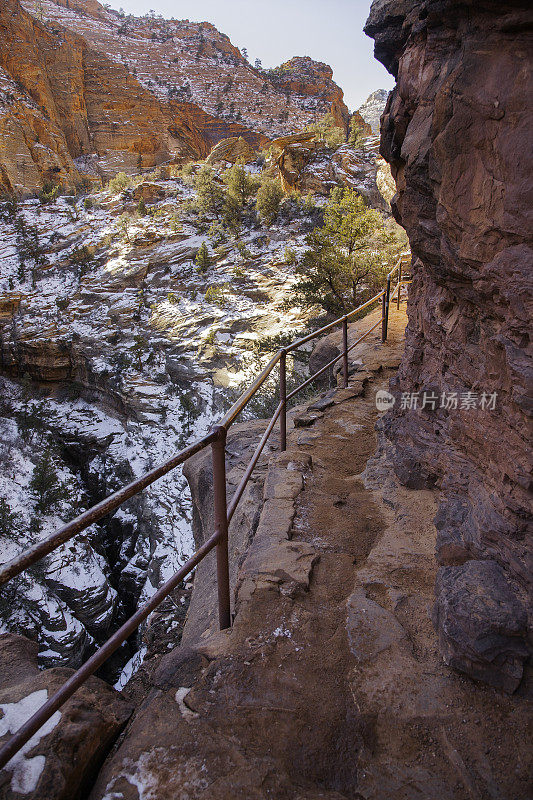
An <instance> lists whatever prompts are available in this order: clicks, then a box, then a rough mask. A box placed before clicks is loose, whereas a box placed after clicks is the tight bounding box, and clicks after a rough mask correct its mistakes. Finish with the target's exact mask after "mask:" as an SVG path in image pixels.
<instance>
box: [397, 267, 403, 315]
mask: <svg viewBox="0 0 533 800" xmlns="http://www.w3.org/2000/svg"><path fill="white" fill-rule="evenodd" d="M401 288H402V262H401V261H400V271H399V272H398V297H397V298H396V302H397V305H396V308H397V309H398V311H399V310H400V292H401Z"/></svg>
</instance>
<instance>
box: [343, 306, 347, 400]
mask: <svg viewBox="0 0 533 800" xmlns="http://www.w3.org/2000/svg"><path fill="white" fill-rule="evenodd" d="M342 377H343V382H344V388H345V389H347V388H348V317H346V316H345V317H343V318H342Z"/></svg>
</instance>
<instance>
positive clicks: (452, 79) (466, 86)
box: [366, 0, 533, 690]
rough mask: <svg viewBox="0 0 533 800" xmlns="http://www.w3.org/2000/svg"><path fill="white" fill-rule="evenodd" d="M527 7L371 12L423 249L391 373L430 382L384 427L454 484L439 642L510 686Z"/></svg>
mask: <svg viewBox="0 0 533 800" xmlns="http://www.w3.org/2000/svg"><path fill="white" fill-rule="evenodd" d="M528 6H529V4H528V3H526V2H518V0H517V1H516V2H504V3H493V2H488V1H485V2H483V3H478V2H463V3H457V2H453V1H452V0H447V1H446V2H442V1H440V2H436V1H435V0H425V2H422V3H418V2H417V3H415V2H412V0H404V1H403V2H402V0H397V1H396V2H388V1H387V0H376V2H374V4H373V6H372V9H371V13H370V17H369V19H368V22H367V25H366V32H367V33H368V34H369V35H371V36H372V37H373V38H374V39H375V42H376V49H375V52H376V56H377V58H378V59H379V60H380V61H382V62H383V63H384V64H385V66H386V67H387V68H388V69H389V71H390V72H391V73H392V74H393V75H394V76H395V77H396V80H397V85H396V88H395V90H394V91H393V93H392V94H391V95H390V97H389V100H388V104H387V107H386V110H385V114H384V117H383V122H382V134H381V152H382V154H383V156H384V157H385V158H386V159H387V160H388V161H389V162H390V164H391V167H392V172H393V175H394V177H395V179H396V182H397V195H396V197H395V199H394V201H393V209H394V213H395V215H396V218H397V219H398V221H400V222H401V224H402V225H403V226H404V227H405V228H406V230H407V233H408V235H409V239H410V243H411V248H412V252H413V273H414V281H413V283H412V285H411V287H410V292H409V325H408V330H407V342H406V351H405V356H404V359H403V363H402V367H401V369H400V373H399V377H398V380H397V383H396V384H395V386H394V389H395V391H397V393H398V397H400V393H401V392H405V393H409V395H410V393H419V396H418V408H416V409H414V408H409V407H407V408H402V405H403V406H406V405H407V406H409V405H413V400H412V396H411V399H410V400H408V402H405V398H404V403H403V404H402V403H401V402H398V403H397V404H396V406H395V409H394V411H393V412H392V413H390V414H389V415H388V418H387V420H386V423H385V426H386V432H387V435H388V436H389V438H390V439H391V440H392V441H393V442H394V443H395V447H396V456H395V458H396V470H397V473H398V476H399V477H400V479H401V480H402V481H403V482H404V483H406V484H407V485H408V486H412V487H422V486H435V485H436V486H438V487H440V488H441V490H442V499H441V504H440V509H439V511H438V514H437V518H436V525H437V528H438V531H439V535H438V541H437V558H438V560H439V563H440V564H441V565H442V567H441V570H440V573H439V577H438V580H437V601H436V606H435V610H434V620H435V623H436V626H437V628H438V632H439V636H440V641H441V649H442V652H443V654H444V657H445V659H446V660H447V662H448V663H450V664H452V665H454V666H456V667H458V668H459V669H460V670H462V671H464V672H467V673H468V674H470V675H472V676H473V677H475V678H479V679H483V680H486V681H487V682H489V683H491V684H492V685H495V686H498V687H503V688H505V689H507V690H513V689H516V687H517V686H518V685H519V684H520V681H521V677H522V673H523V665H524V661H525V660H526V658H527V654H528V646H527V639H528V635H527V631H528V624H527V608H526V606H527V603H526V598H527V597H528V595H529V597H531V594H530V575H531V573H530V571H529V570H528V553H529V555H530V552H531V551H530V549H528V548H530V539H529V538H528V537H529V536H530V534H531V511H532V505H531V461H530V456H531V445H530V438H529V432H530V427H529V426H530V422H531V411H532V408H533V405H532V400H531V376H532V370H531V349H530V337H529V331H530V321H531V311H532V303H531V293H530V287H531V268H532V255H531V247H530V245H531V239H529V238H528V234H527V232H528V230H529V231H531V222H532V220H531V182H530V169H529V174H528V165H527V162H528V159H529V157H530V145H529V147H528V142H529V143H530V142H531V128H530V122H529V120H530V119H531V109H528V108H527V102H528V100H527V98H528V97H529V98H531V97H532V96H533V94H532V86H531V78H530V70H529V64H530V62H529V60H528V59H529V57H528V20H529V22H530V21H531V15H530V10H528ZM528 115H529V118H528ZM424 392H428V393H429V392H432V393H434V394H435V396H436V397H437V401H436V403H435V406H436V407H435V409H434V410H433V409H432V403H426V407H425V408H421V405H423V398H424ZM469 393H470V394H469ZM443 395H445V399H444V407H443V401H442V398H443ZM427 397H428V398H429V395H427ZM454 397H455V398H456V399H455V400H454V399H453V398H454ZM450 398H452V399H451V400H450ZM456 403H457V407H455V406H456ZM529 630H530V628H529Z"/></svg>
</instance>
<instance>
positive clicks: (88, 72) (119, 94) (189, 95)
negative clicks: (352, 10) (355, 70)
mask: <svg viewBox="0 0 533 800" xmlns="http://www.w3.org/2000/svg"><path fill="white" fill-rule="evenodd" d="M0 39H1V41H2V43H4V42H5V43H6V44H7V45H8V46H2V48H0V142H1V143H2V148H1V150H0V153H1V155H0V191H2V190H3V191H6V190H7V191H15V192H18V193H19V194H28V193H33V192H35V191H36V190H37V189H39V188H40V187H41V186H43V185H44V184H46V183H50V182H60V183H61V184H62V185H63V186H64V187H72V186H73V185H76V184H80V183H81V182H82V180H83V177H84V176H85V178H86V180H90V179H98V178H109V177H111V176H113V175H114V174H116V173H117V172H118V171H125V172H129V173H131V172H135V171H138V170H139V169H143V168H150V167H153V166H154V165H155V164H159V163H162V162H164V161H177V162H183V161H185V160H187V159H191V158H193V159H194V158H204V157H205V156H207V155H208V153H209V152H210V150H211V148H212V147H213V145H215V144H216V143H218V142H219V141H221V140H222V139H226V138H229V137H238V136H242V137H243V138H244V139H245V140H246V141H247V142H248V143H249V144H250V145H252V146H254V147H260V146H262V145H264V144H265V143H266V142H267V141H268V139H269V138H271V137H272V136H279V135H283V134H287V133H291V132H293V131H295V130H301V129H302V128H303V127H305V126H306V125H308V124H309V123H311V122H313V121H315V120H316V119H318V118H320V117H322V116H323V115H324V114H326V113H327V112H332V113H333V115H334V117H335V119H336V120H337V122H338V124H339V125H343V126H344V125H346V122H347V120H348V117H349V113H348V109H347V108H346V106H345V105H344V102H343V93H342V90H341V89H340V88H339V87H338V86H337V85H336V84H335V83H334V81H333V79H332V75H333V73H332V70H331V68H330V67H328V66H327V65H326V64H321V63H319V62H315V61H313V60H312V59H310V58H308V57H305V58H294V59H292V60H291V61H289V62H287V64H284V65H282V66H281V67H279V68H277V69H276V70H271V71H266V70H262V69H260V68H254V67H252V66H251V65H250V64H249V63H248V61H247V60H246V59H245V58H244V57H243V56H242V55H241V53H240V51H239V50H238V49H237V48H235V47H234V46H233V45H232V44H231V42H230V40H229V39H228V37H227V36H225V35H224V34H221V33H219V31H217V29H216V28H214V27H213V26H212V25H210V24H208V23H190V22H189V21H188V20H184V21H176V20H171V21H166V20H163V19H162V18H155V17H152V16H150V15H147V16H146V17H143V18H134V17H125V16H123V15H121V14H119V13H118V12H113V11H108V10H106V9H105V8H104V7H103V6H101V5H99V3H97V2H84V1H83V0H80V2H78V3H76V4H72V3H59V2H57V3H56V2H52V0H45V2H42V3H39V4H38V5H36V4H34V3H33V2H28V3H27V4H26V5H25V6H24V8H23V7H22V6H21V5H20V4H19V3H18V0H1V1H0Z"/></svg>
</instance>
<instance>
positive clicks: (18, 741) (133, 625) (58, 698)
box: [0, 531, 219, 769]
mask: <svg viewBox="0 0 533 800" xmlns="http://www.w3.org/2000/svg"><path fill="white" fill-rule="evenodd" d="M218 539H219V533H218V531H217V532H216V533H214V534H213V536H211V538H210V539H208V540H207V541H206V542H205V543H204V544H203V545H202V546H201V547H200V548H199V549H198V550H197V551H196V553H195V554H194V555H193V556H192V557H191V558H189V560H188V561H186V562H185V564H184V565H183V566H182V567H181V569H179V570H178V572H176V574H175V575H174V576H173V577H172V578H169V580H168V581H167V582H166V583H164V584H163V586H161V587H160V588H159V589H158V590H157V592H155V593H154V594H153V595H152V597H151V598H150V600H148V602H147V603H145V604H144V605H143V606H141V608H140V609H139V610H138V611H136V612H135V614H134V615H133V616H132V617H130V618H129V620H128V621H127V622H125V623H124V625H122V627H121V628H119V629H118V631H116V633H114V634H113V636H111V638H110V639H108V640H107V642H106V643H105V644H104V645H102V647H100V649H99V650H97V651H96V653H94V655H92V656H91V657H90V658H89V659H88V660H87V661H86V662H85V664H83V666H81V667H80V668H79V670H77V671H76V672H75V673H74V675H71V676H70V678H69V679H68V681H66V683H64V684H63V686H62V687H61V688H60V689H58V691H57V692H56V693H55V694H53V695H52V697H50V699H49V700H47V702H46V703H45V704H44V705H42V706H41V708H39V709H38V710H37V711H36V712H35V714H34V715H33V716H32V717H30V719H29V720H28V721H27V722H25V723H24V725H22V727H20V728H19V729H18V731H17V732H16V733H15V734H13V736H12V737H11V738H10V739H8V741H7V742H6V743H5V745H4V746H3V747H2V749H1V750H0V769H2V768H3V767H5V766H6V764H7V763H8V762H9V761H10V759H11V758H12V757H13V756H14V755H15V754H16V753H17V752H18V751H19V750H20V749H21V747H24V745H25V744H26V743H27V742H28V741H29V740H30V739H31V737H32V736H33V735H34V734H35V733H37V731H38V730H39V728H41V727H42V726H43V725H44V723H45V722H47V720H49V719H50V717H51V716H52V714H55V712H56V711H57V710H58V709H59V708H61V706H62V705H63V704H64V703H65V702H66V701H67V700H68V699H69V698H70V697H72V695H73V694H74V692H75V691H76V689H79V687H80V686H81V685H82V684H83V683H85V681H86V680H87V678H90V676H91V675H94V673H95V672H96V670H97V669H98V668H99V667H101V666H102V664H103V663H104V661H106V660H107V659H108V658H109V656H111V655H112V654H113V653H114V652H115V650H117V649H118V648H119V647H120V645H121V644H122V643H123V642H125V641H126V639H128V638H129V637H130V636H131V634H132V633H133V632H134V631H135V630H136V629H137V628H138V627H139V625H140V624H141V622H144V620H145V619H146V618H147V617H148V616H149V615H150V614H151V613H152V611H154V609H156V608H157V606H158V605H160V604H161V602H162V601H163V600H164V599H165V597H167V596H168V595H169V594H170V592H171V591H172V590H173V589H175V588H176V586H178V584H179V583H181V581H182V580H183V579H184V578H185V577H186V576H187V575H188V574H189V573H190V572H192V570H193V569H194V568H195V566H196V565H197V564H198V563H199V562H200V561H201V560H202V559H203V558H205V556H206V555H207V554H208V553H209V552H210V551H211V550H212V549H213V547H215V545H216V544H217V542H218Z"/></svg>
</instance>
